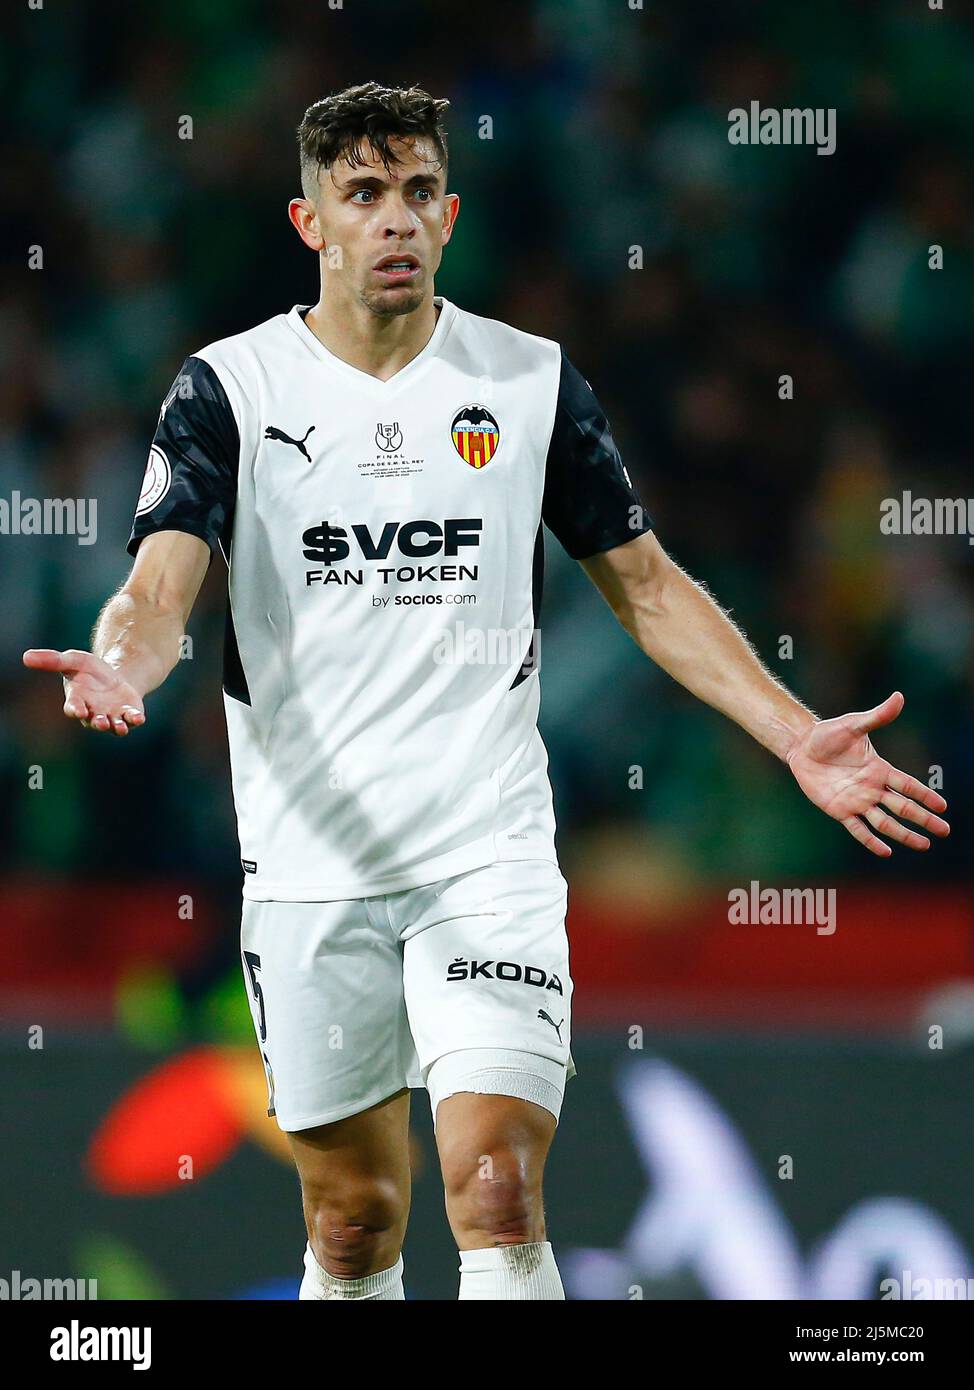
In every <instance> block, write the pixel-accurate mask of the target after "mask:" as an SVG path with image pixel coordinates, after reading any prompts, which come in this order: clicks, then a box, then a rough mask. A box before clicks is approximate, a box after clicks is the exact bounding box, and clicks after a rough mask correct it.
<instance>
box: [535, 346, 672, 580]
mask: <svg viewBox="0 0 974 1390" xmlns="http://www.w3.org/2000/svg"><path fill="white" fill-rule="evenodd" d="M541 515H542V519H543V521H544V523H545V525H546V526H547V527H548V528H549V530H550V531H552V532H553V534H554V535H555V536H557V538H558V540H559V541H560V542H561V544H562V545H563V546H564V547H565V549H566V550H567V551H568V554H569V555H570V556H571V557H572V559H573V560H585V559H587V558H588V557H589V556H590V555H600V554H601V553H602V552H603V551H605V550H612V549H613V548H614V547H615V546H617V545H625V543H626V542H627V541H632V540H635V539H636V537H637V536H642V535H644V534H645V533H646V532H647V531H651V530H652V529H653V525H652V521H651V519H650V517H649V515H648V513H647V512H646V509H645V507H643V505H642V503H641V502H640V500H639V495H638V493H637V492H636V489H635V488H634V487H633V485H632V482H631V480H630V478H629V473H628V471H627V469H626V466H625V464H624V463H623V462H622V458H621V456H620V454H619V450H618V448H617V447H616V442H615V440H614V439H613V438H612V431H611V430H610V428H609V422H608V420H607V419H606V418H605V414H604V412H603V410H602V407H601V406H600V405H599V403H598V401H597V400H596V398H595V394H594V392H593V391H592V388H591V386H589V384H588V382H587V381H586V380H585V378H584V377H583V376H582V374H581V373H580V372H579V371H577V370H576V368H575V367H573V366H572V364H571V362H569V360H568V358H567V357H566V356H565V354H564V351H563V352H562V355H561V378H560V381H559V386H558V403H557V406H556V407H555V423H554V428H553V429H552V432H551V443H550V444H549V446H548V458H547V463H546V467H545V488H544V500H543V502H542V507H541Z"/></svg>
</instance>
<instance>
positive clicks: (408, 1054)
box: [241, 859, 575, 1131]
mask: <svg viewBox="0 0 974 1390" xmlns="http://www.w3.org/2000/svg"><path fill="white" fill-rule="evenodd" d="M566 906H567V885H566V883H565V880H564V878H563V877H562V874H561V871H560V870H559V868H558V865H557V864H556V863H554V862H553V861H551V860H546V859H526V860H503V861H497V862H496V863H493V864H489V865H487V866H486V867H484V868H480V869H472V870H470V871H469V872H468V873H464V874H457V875H456V876H455V877H453V878H447V879H442V880H440V881H439V882H438V883H430V884H427V885H425V886H423V887H420V888H410V889H406V890H404V891H403V892H399V893H386V894H383V895H381V896H378V897H371V898H358V899H352V900H347V901H341V902H255V901H250V900H245V901H244V904H243V921H242V927H241V958H242V964H243V970H244V979H245V983H246V987H247V994H248V997H249V1000H250V1009H251V1014H252V1016H253V1020H254V1028H255V1030H256V1032H257V1038H258V1041H259V1044H260V1050H261V1055H262V1057H263V1059H264V1067H265V1070H266V1072H267V1084H268V1093H269V1108H268V1114H271V1115H276V1117H277V1122H278V1124H279V1125H280V1127H281V1129H283V1130H287V1131H296V1130H302V1129H310V1128H312V1127H314V1126H316V1125H322V1124H329V1123H331V1122H332V1121H334V1120H341V1119H345V1118H346V1117H347V1116H349V1115H355V1114H358V1113H359V1112H360V1111H362V1110H367V1109H368V1108H369V1107H370V1106H373V1105H377V1104H378V1103H379V1102H380V1101H382V1100H385V1099H386V1098H387V1097H389V1096H392V1095H395V1094H396V1092H397V1091H401V1090H402V1089H403V1088H404V1087H407V1086H408V1087H419V1086H425V1087H426V1088H427V1090H428V1091H429V1093H430V1103H431V1106H432V1109H433V1114H434V1119H435V1115H436V1107H437V1105H438V1104H439V1102H440V1101H441V1100H443V1099H444V1098H445V1097H446V1096H447V1095H452V1094H454V1093H456V1092H458V1091H474V1092H482V1093H485V1094H500V1095H513V1096H520V1097H522V1098H523V1099H527V1100H532V1101H534V1102H535V1103H537V1104H540V1105H543V1106H545V1108H546V1109H548V1110H550V1111H551V1112H552V1113H553V1114H554V1115H555V1117H556V1118H557V1116H558V1114H559V1112H560V1108H561V1102H562V1097H563V1095H564V1089H565V1082H566V1081H567V1080H568V1079H569V1077H571V1076H574V1075H575V1067H574V1063H573V1062H572V1057H571V1052H570V1048H569V1043H570V1021H571V1012H570V1009H571V992H572V982H571V977H570V975H569V969H568V937H567V933H566V931H565V911H566Z"/></svg>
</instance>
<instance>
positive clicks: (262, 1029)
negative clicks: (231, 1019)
mask: <svg viewBox="0 0 974 1390" xmlns="http://www.w3.org/2000/svg"><path fill="white" fill-rule="evenodd" d="M243 958H244V963H245V964H246V966H247V974H248V975H249V976H250V988H251V990H252V992H253V996H254V1000H255V1002H256V1004H257V1010H258V1014H259V1017H260V1023H259V1026H258V1029H257V1031H258V1033H259V1035H260V1040H261V1042H262V1043H263V1042H266V1041H267V1019H266V1017H265V1015H264V993H263V990H262V989H261V987H260V981H259V980H258V979H257V976H258V974H259V973H260V956H259V955H257V953H256V952H255V951H244V953H243Z"/></svg>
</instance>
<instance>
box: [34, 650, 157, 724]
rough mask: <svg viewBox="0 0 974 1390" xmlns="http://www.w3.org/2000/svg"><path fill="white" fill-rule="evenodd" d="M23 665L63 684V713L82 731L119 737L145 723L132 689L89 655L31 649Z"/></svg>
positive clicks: (107, 667)
mask: <svg viewBox="0 0 974 1390" xmlns="http://www.w3.org/2000/svg"><path fill="white" fill-rule="evenodd" d="M24 665H25V666H30V667H31V668H32V669H33V670H35V671H57V672H58V673H59V674H60V675H61V677H62V678H63V680H64V713H65V714H66V715H67V716H68V718H69V719H80V721H81V723H82V725H83V726H84V728H86V729H96V730H97V731H98V732H99V733H107V732H109V730H110V731H111V732H112V733H113V734H118V735H119V736H122V735H124V734H127V733H128V731H129V729H130V728H137V727H138V726H139V725H140V724H144V723H145V707H144V705H143V703H142V698H141V696H140V695H139V693H138V691H136V689H135V688H134V686H131V685H129V683H128V681H125V680H123V679H122V678H121V677H120V676H119V674H118V672H117V671H115V670H114V669H113V668H112V667H111V666H109V665H108V664H107V662H104V661H102V660H101V658H100V657H97V656H94V655H93V654H92V653H91V652H82V651H74V650H70V651H66V652H57V651H52V650H50V649H49V648H32V649H31V650H30V651H26V652H24Z"/></svg>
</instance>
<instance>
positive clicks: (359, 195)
mask: <svg viewBox="0 0 974 1390" xmlns="http://www.w3.org/2000/svg"><path fill="white" fill-rule="evenodd" d="M374 197H375V194H374V193H373V191H372V189H371V188H358V189H356V190H355V192H354V193H353V194H352V196H351V199H350V201H351V202H353V203H354V202H355V201H356V200H358V201H360V202H369V203H371V201H372V199H373V198H374Z"/></svg>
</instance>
